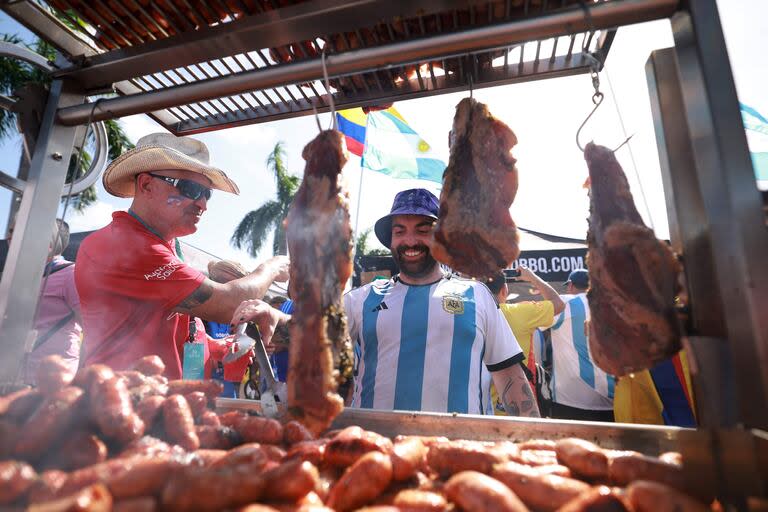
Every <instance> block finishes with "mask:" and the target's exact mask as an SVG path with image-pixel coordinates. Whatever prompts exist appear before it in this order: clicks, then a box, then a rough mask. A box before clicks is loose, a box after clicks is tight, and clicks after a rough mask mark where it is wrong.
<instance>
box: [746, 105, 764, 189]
mask: <svg viewBox="0 0 768 512" xmlns="http://www.w3.org/2000/svg"><path fill="white" fill-rule="evenodd" d="M740 107H741V118H742V120H743V121H744V130H745V131H746V133H747V143H748V144H749V151H750V153H751V155H752V167H753V168H754V169H755V177H756V178H757V186H758V188H759V189H760V190H768V119H766V118H765V117H763V116H762V115H761V114H760V113H759V112H758V111H757V110H755V109H753V108H752V107H749V106H747V105H744V104H743V103H741V104H740Z"/></svg>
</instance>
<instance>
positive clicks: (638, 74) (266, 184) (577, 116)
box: [0, 0, 768, 266]
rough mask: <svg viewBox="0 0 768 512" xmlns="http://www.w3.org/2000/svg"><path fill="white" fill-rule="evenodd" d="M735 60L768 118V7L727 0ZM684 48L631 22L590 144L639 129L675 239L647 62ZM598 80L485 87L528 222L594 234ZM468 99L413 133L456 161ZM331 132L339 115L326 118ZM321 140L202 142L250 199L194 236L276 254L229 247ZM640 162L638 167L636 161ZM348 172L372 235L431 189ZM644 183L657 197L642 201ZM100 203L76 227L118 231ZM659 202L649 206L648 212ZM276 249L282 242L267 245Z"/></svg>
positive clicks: (1, 197) (224, 209)
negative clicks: (280, 147)
mask: <svg viewBox="0 0 768 512" xmlns="http://www.w3.org/2000/svg"><path fill="white" fill-rule="evenodd" d="M718 5H719V8H720V16H721V19H722V22H723V26H724V30H725V35H726V41H727V45H728V51H729V55H730V58H731V65H732V67H733V70H734V75H735V79H736V86H737V89H738V92H739V97H740V100H741V101H742V102H744V103H746V104H748V105H750V106H752V107H754V108H756V109H757V110H758V111H760V112H762V113H763V114H764V115H765V114H766V113H768V94H767V93H766V90H767V89H766V86H765V84H768V66H767V65H766V57H765V55H764V53H763V52H760V51H759V50H760V49H761V48H766V47H768V36H767V35H766V31H765V27H764V26H761V25H764V24H765V19H766V14H768V2H766V0H720V1H719V2H718ZM0 33H19V34H22V35H23V34H24V30H23V29H22V28H21V27H19V26H18V25H17V24H16V23H15V22H13V20H10V19H9V18H8V17H7V16H6V15H5V14H3V13H0ZM671 45H672V35H671V30H670V27H669V23H668V22H667V21H659V22H652V23H646V24H641V25H635V26H631V27H624V28H622V29H620V30H619V33H618V36H617V38H616V41H615V43H614V46H613V48H612V50H611V53H610V56H609V58H608V61H607V63H606V67H605V72H604V73H601V80H602V90H603V92H604V93H605V95H606V99H605V102H604V103H603V105H602V106H601V107H600V109H599V110H598V112H597V114H596V115H595V116H594V117H593V119H592V120H591V121H590V123H589V124H588V125H587V127H586V128H585V132H584V138H585V139H586V140H589V139H594V140H595V142H596V143H599V144H603V145H606V146H615V145H618V144H619V143H620V142H621V141H622V140H623V139H624V133H623V131H622V121H623V125H624V127H625V128H626V132H627V134H634V137H633V139H632V141H631V142H630V144H629V146H628V147H624V148H623V149H622V150H620V151H619V152H618V153H617V155H618V157H619V160H620V162H621V164H622V166H623V168H624V170H625V171H626V173H627V176H628V179H629V182H630V186H631V188H632V190H633V194H634V196H635V200H636V203H637V206H638V209H639V210H640V212H641V214H642V215H643V216H644V218H645V219H646V222H647V223H649V224H652V225H653V227H654V228H655V230H656V232H657V235H658V236H659V237H662V238H666V237H668V236H669V233H668V225H667V217H666V211H665V206H664V195H663V190H662V186H661V177H660V173H659V162H658V153H657V149H656V142H655V135H654V132H653V120H652V118H651V112H650V101H649V97H648V89H647V85H646V78H645V71H644V65H645V62H646V60H647V58H648V55H649V53H650V51H652V50H653V49H655V48H664V47H668V46H671ZM592 92H593V91H592V84H591V81H590V79H589V77H588V76H586V75H582V76H577V77H568V78H559V79H551V80H545V81H539V82H531V83H526V84H518V85H511V86H504V87H497V88H493V89H482V90H478V91H475V92H474V95H475V97H476V98H477V99H479V100H480V101H483V102H485V103H487V104H488V105H489V107H490V109H491V112H493V113H494V115H496V116H497V117H499V118H500V119H502V120H503V121H505V122H506V123H507V124H508V125H509V126H510V127H511V128H512V129H513V130H514V131H515V133H516V134H517V136H518V139H519V143H518V145H517V146H516V147H515V148H514V149H513V155H514V156H515V157H516V158H517V159H518V169H519V176H520V189H519V192H518V195H517V199H516V200H515V203H514V204H513V206H512V215H513V218H514V219H515V221H516V222H517V224H518V225H520V226H524V227H527V228H530V229H534V230H537V231H543V232H548V233H552V234H556V235H561V236H567V237H576V238H583V237H584V236H585V233H586V229H587V223H586V217H587V215H588V199H587V194H586V190H584V189H583V187H582V184H583V182H584V180H585V178H586V176H587V169H586V165H585V164H584V160H583V156H582V155H581V153H580V151H579V150H578V148H577V147H576V144H575V134H576V130H577V129H578V126H579V125H580V124H581V122H582V120H583V119H584V117H585V116H586V114H587V113H588V112H589V110H590V109H591V107H592V102H591V99H590V98H591V96H592ZM464 96H465V94H464V93H459V94H450V95H441V96H435V97H431V98H426V99H420V100H412V101H407V102H400V103H397V104H396V107H397V108H398V110H399V111H400V112H401V114H402V115H403V116H404V117H405V118H406V119H407V120H408V121H409V123H410V124H411V126H412V127H413V128H414V129H415V130H416V131H417V132H418V133H419V134H420V135H421V137H422V138H423V139H425V140H426V141H427V142H428V143H429V144H430V145H431V146H432V148H433V149H434V150H435V152H436V153H437V155H441V156H443V158H444V159H445V160H446V161H447V156H448V147H447V133H448V130H449V129H450V126H451V122H452V118H453V112H454V107H455V105H456V104H457V103H458V102H459V100H460V99H461V98H462V97H464ZM321 118H322V122H323V125H324V126H327V125H328V123H329V117H328V115H324V116H321ZM123 126H124V128H125V130H126V132H127V133H128V135H129V136H130V138H131V139H132V140H133V141H135V140H137V139H138V138H139V137H140V136H142V135H145V134H147V133H151V132H154V131H161V128H160V127H159V126H158V125H157V124H156V123H154V121H152V120H151V119H149V118H148V117H146V116H132V117H128V118H125V119H123ZM316 134H317V126H316V123H315V120H314V119H313V118H312V117H311V116H308V117H302V118H297V119H289V120H284V121H276V122H272V123H266V124H259V125H251V126H247V127H241V128H235V129H229V130H223V131H218V132H212V133H208V134H203V135H199V136H197V137H198V138H200V139H201V140H203V141H204V142H205V143H206V144H207V145H208V146H209V149H210V153H211V157H212V162H213V163H214V164H215V165H217V166H219V167H221V168H222V169H224V170H225V171H226V172H227V173H228V174H229V175H230V176H231V177H232V178H233V179H234V180H235V181H236V182H237V183H238V185H239V186H240V189H241V191H242V193H241V195H240V196H239V197H226V196H227V195H226V194H225V193H222V192H219V193H216V194H214V197H213V199H212V200H211V201H210V203H209V209H208V211H207V212H206V213H205V215H204V216H203V219H202V221H201V222H200V225H199V230H198V232H197V233H195V234H194V235H191V236H190V237H187V241H188V242H189V243H191V244H193V245H196V246H199V247H201V248H203V249H204V250H206V251H208V252H210V253H213V254H216V255H218V256H221V257H225V258H232V259H236V260H239V261H242V262H243V263H245V264H246V265H247V266H254V265H255V264H256V261H257V260H259V259H262V258H265V257H267V256H268V255H269V254H268V253H269V249H267V250H265V251H262V253H261V254H260V256H259V258H257V259H252V258H249V257H248V256H247V255H246V254H245V252H244V251H239V250H236V249H234V248H232V247H231V246H230V244H229V237H230V236H231V234H232V232H233V230H234V228H235V226H236V225H237V223H238V222H239V220H240V219H241V218H242V217H243V216H244V215H245V214H246V213H247V212H248V211H249V210H251V209H255V208H258V207H259V206H260V205H261V204H263V203H264V202H265V201H268V200H270V199H271V198H272V197H274V194H275V185H274V181H273V179H272V177H271V175H270V174H269V173H268V171H267V169H266V165H265V161H266V158H267V156H268V154H269V151H270V150H271V149H272V147H273V146H274V144H275V143H276V142H277V141H283V142H284V143H285V148H286V152H287V155H288V167H289V169H290V171H291V172H293V173H296V174H299V175H300V174H301V172H302V169H303V161H302V160H301V157H300V155H301V150H302V148H303V146H304V145H305V144H306V143H307V142H309V141H310V140H311V139H312V138H313V137H314V136H315V135H316ZM630 148H631V155H633V156H634V165H633V160H632V158H631V155H630ZM19 151H20V142H19V139H18V138H15V139H8V140H5V141H2V142H0V169H2V170H3V171H5V172H8V173H9V174H14V173H15V172H16V167H17V164H18V158H19V157H18V155H19ZM344 174H345V176H346V179H347V181H348V185H349V189H350V193H351V196H352V215H353V219H354V218H355V213H356V211H357V204H358V199H359V196H358V189H361V190H362V196H361V199H360V205H361V206H360V215H359V226H360V229H361V230H362V229H365V228H367V227H370V226H372V225H373V223H374V222H375V220H376V219H377V218H379V217H380V216H382V215H384V214H386V213H387V212H388V210H389V207H390V205H391V201H392V198H393V196H394V194H395V193H396V192H397V191H398V190H402V189H405V188H410V187H412V186H425V185H426V186H427V187H430V186H431V185H430V184H429V183H425V182H414V181H404V180H392V179H390V178H388V177H386V176H383V175H379V174H376V173H372V172H370V171H365V173H364V174H362V176H363V181H362V187H360V178H361V171H360V161H359V159H357V158H354V157H353V158H352V159H351V160H350V162H349V163H348V165H347V166H346V168H345V169H344ZM641 188H642V192H644V196H645V198H646V201H645V202H644V201H642V200H641V197H642V196H641V194H640V192H641ZM98 197H99V202H98V203H97V204H96V205H94V206H93V207H91V208H89V209H88V210H87V211H86V212H85V215H76V214H72V213H70V214H68V215H67V217H68V219H67V220H68V221H69V222H70V224H71V225H72V227H73V231H80V230H88V229H96V228H99V227H102V226H104V225H106V224H107V223H108V222H109V220H110V217H111V212H112V211H113V210H115V209H125V208H127V207H128V204H129V202H128V201H127V200H123V199H117V198H114V197H111V196H109V195H108V194H107V193H106V192H105V191H104V190H103V188H101V186H100V184H99V189H98ZM9 201H10V193H9V192H7V191H6V190H4V189H0V227H3V226H5V224H6V222H7V216H8V213H7V212H8V204H9ZM646 205H647V206H646ZM267 245H268V247H271V243H269V244H267ZM526 248H528V249H536V248H541V247H540V246H539V245H537V244H536V243H535V242H531V241H529V240H527V239H524V240H523V249H526Z"/></svg>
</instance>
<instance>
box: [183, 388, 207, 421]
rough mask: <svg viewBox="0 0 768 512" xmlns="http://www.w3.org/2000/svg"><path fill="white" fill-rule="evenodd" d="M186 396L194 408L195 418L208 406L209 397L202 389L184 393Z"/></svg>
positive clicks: (193, 415)
mask: <svg viewBox="0 0 768 512" xmlns="http://www.w3.org/2000/svg"><path fill="white" fill-rule="evenodd" d="M184 398H186V399H187V403H188V404H189V408H190V409H192V417H193V418H198V417H199V416H200V415H201V414H202V413H203V411H205V410H207V408H208V397H207V396H205V393H203V392H202V391H193V392H192V393H189V394H187V395H184Z"/></svg>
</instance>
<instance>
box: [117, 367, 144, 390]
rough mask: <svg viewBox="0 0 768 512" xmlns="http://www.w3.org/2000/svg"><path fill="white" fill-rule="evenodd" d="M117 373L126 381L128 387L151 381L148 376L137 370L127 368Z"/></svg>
mask: <svg viewBox="0 0 768 512" xmlns="http://www.w3.org/2000/svg"><path fill="white" fill-rule="evenodd" d="M115 374H116V375H117V376H118V377H120V378H121V379H123V380H124V381H125V385H126V386H127V387H128V389H130V388H135V387H137V386H143V385H144V384H148V383H149V380H148V379H147V376H146V375H144V374H143V373H141V372H137V371H136V370H125V371H122V372H115Z"/></svg>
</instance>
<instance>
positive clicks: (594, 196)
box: [584, 143, 681, 376]
mask: <svg viewBox="0 0 768 512" xmlns="http://www.w3.org/2000/svg"><path fill="white" fill-rule="evenodd" d="M584 157H585V158H586V160H587V166H588V167H589V181H590V194H589V195H590V217H589V234H588V236H587V243H588V245H589V252H588V255H587V265H588V266H589V280H590V288H589V291H588V292H587V298H588V300H589V309H590V313H591V320H590V322H589V326H590V328H589V331H590V332H589V348H590V352H591V353H592V358H593V359H594V361H595V364H597V365H598V366H599V367H600V368H602V369H603V370H604V371H605V372H607V373H609V374H612V375H616V376H620V375H625V374H627V373H630V372H633V371H637V370H642V369H646V368H651V367H652V366H654V365H655V364H657V363H659V362H661V361H662V360H664V359H667V358H669V357H671V356H672V355H674V354H675V353H677V352H678V351H679V350H680V325H679V322H678V319H677V316H676V313H675V296H676V295H677V293H678V291H679V284H678V283H679V281H678V276H679V273H680V270H681V268H680V264H679V263H678V262H677V260H676V258H675V256H674V254H673V253H672V251H671V250H670V249H669V247H668V246H667V244H665V243H664V242H661V241H660V240H658V239H657V238H656V236H655V235H654V233H653V231H652V230H651V229H649V228H648V227H646V226H645V224H643V220H642V218H641V217H640V214H639V213H638V212H637V208H635V203H634V201H633V200H632V195H631V193H630V191H629V184H628V183H627V178H626V176H625V175H624V171H623V170H622V169H621V166H620V165H619V162H618V161H617V160H616V157H615V155H614V154H613V151H611V150H610V149H608V148H605V147H603V146H596V145H595V144H592V143H590V144H587V147H586V150H585V151H584Z"/></svg>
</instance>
